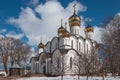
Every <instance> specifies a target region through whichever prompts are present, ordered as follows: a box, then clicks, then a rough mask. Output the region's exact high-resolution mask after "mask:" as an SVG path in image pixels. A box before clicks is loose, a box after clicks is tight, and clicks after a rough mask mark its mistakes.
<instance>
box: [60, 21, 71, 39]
mask: <svg viewBox="0 0 120 80" xmlns="http://www.w3.org/2000/svg"><path fill="white" fill-rule="evenodd" d="M65 25H66V23H65ZM61 37H63V38H65V37H70V33H69V32H68V31H67V29H66V28H65V31H64V32H63V33H62V35H61Z"/></svg>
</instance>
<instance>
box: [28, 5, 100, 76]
mask: <svg viewBox="0 0 120 80" xmlns="http://www.w3.org/2000/svg"><path fill="white" fill-rule="evenodd" d="M69 27H70V32H68V31H67V29H66V24H65V26H63V24H62V20H61V26H60V27H59V28H58V31H57V32H58V36H57V37H53V38H52V40H51V41H48V42H47V43H46V45H44V44H43V43H42V42H40V44H39V45H38V54H37V55H35V56H34V57H32V58H31V60H30V63H31V73H40V74H49V75H60V74H66V75H67V74H78V73H79V72H78V71H79V70H78V69H79V68H78V66H77V64H78V63H79V62H80V58H84V56H85V55H87V56H89V55H91V53H92V52H93V51H92V50H93V49H96V50H95V52H96V55H97V54H98V47H97V45H98V44H97V42H96V41H94V39H93V36H94V29H93V27H91V26H90V24H88V26H86V27H85V29H84V32H85V37H83V36H82V35H81V32H80V29H81V18H80V17H79V16H77V14H76V9H75V6H74V12H73V15H72V16H71V17H70V18H69ZM81 64H82V62H81ZM79 67H80V66H79ZM80 68H81V71H80V72H81V73H84V71H85V68H84V66H83V67H82V66H81V67H80Z"/></svg>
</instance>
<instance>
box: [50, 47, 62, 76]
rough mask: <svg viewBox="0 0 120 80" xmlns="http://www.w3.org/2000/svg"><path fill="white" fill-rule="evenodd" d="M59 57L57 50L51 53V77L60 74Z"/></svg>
mask: <svg viewBox="0 0 120 80" xmlns="http://www.w3.org/2000/svg"><path fill="white" fill-rule="evenodd" d="M61 56H62V55H61V53H60V51H59V50H58V49H57V50H55V51H54V52H53V56H52V74H53V75H59V74H60V67H61ZM58 64H59V65H58Z"/></svg>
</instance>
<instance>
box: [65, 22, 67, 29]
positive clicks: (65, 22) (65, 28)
mask: <svg viewBox="0 0 120 80" xmlns="http://www.w3.org/2000/svg"><path fill="white" fill-rule="evenodd" d="M65 29H66V30H67V22H65Z"/></svg>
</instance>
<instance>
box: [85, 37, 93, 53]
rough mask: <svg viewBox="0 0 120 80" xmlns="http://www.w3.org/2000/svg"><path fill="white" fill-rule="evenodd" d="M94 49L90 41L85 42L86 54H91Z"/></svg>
mask: <svg viewBox="0 0 120 80" xmlns="http://www.w3.org/2000/svg"><path fill="white" fill-rule="evenodd" d="M91 49H92V42H91V40H90V39H86V40H85V54H90V53H91Z"/></svg>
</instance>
